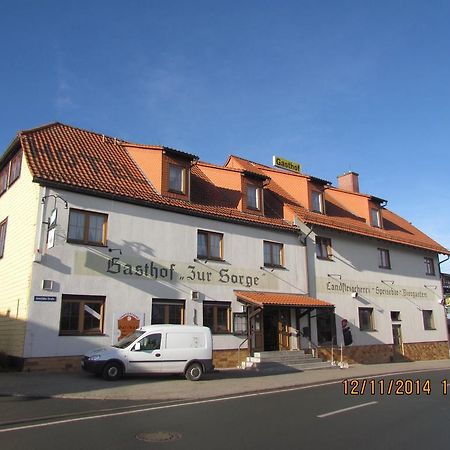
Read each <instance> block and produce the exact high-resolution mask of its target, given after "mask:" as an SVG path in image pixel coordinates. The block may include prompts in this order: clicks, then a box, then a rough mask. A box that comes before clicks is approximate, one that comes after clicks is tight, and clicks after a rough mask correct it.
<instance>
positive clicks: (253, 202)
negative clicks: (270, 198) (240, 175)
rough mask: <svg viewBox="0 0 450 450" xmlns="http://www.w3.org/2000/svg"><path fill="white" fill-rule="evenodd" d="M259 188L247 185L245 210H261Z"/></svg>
mask: <svg viewBox="0 0 450 450" xmlns="http://www.w3.org/2000/svg"><path fill="white" fill-rule="evenodd" d="M260 195H261V193H260V188H259V187H258V186H255V185H254V184H248V185H247V208H249V209H258V210H259V209H261V205H260Z"/></svg>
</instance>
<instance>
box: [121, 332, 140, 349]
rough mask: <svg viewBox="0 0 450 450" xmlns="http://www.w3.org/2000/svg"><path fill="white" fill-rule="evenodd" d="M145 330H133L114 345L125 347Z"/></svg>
mask: <svg viewBox="0 0 450 450" xmlns="http://www.w3.org/2000/svg"><path fill="white" fill-rule="evenodd" d="M144 333H145V331H141V330H135V331H133V333H131V334H129V335H128V336H125V337H124V338H122V339H121V340H120V341H119V342H118V343H117V344H116V345H114V347H117V348H125V347H128V346H129V345H130V344H131V343H132V342H134V341H135V340H136V339H137V338H138V337H140V336H142V335H143V334H144Z"/></svg>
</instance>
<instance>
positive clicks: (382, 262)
mask: <svg viewBox="0 0 450 450" xmlns="http://www.w3.org/2000/svg"><path fill="white" fill-rule="evenodd" d="M378 267H379V268H380V269H390V268H391V258H390V256H389V250H386V249H385V248H379V249H378Z"/></svg>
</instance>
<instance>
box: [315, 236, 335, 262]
mask: <svg viewBox="0 0 450 450" xmlns="http://www.w3.org/2000/svg"><path fill="white" fill-rule="evenodd" d="M316 254H317V258H318V259H331V258H332V256H333V252H332V248H331V239H330V238H324V237H320V236H316Z"/></svg>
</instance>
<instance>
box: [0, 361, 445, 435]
mask: <svg viewBox="0 0 450 450" xmlns="http://www.w3.org/2000/svg"><path fill="white" fill-rule="evenodd" d="M444 370H449V368H448V367H446V368H438V369H417V370H405V371H399V372H391V373H383V374H377V375H370V376H365V377H364V376H358V377H354V379H356V380H358V379H363V378H366V379H372V378H383V377H389V376H394V375H400V374H407V373H426V372H438V371H444ZM343 379H344V378H342V379H338V380H333V381H328V382H323V383H318V384H309V385H307V386H294V387H291V388H285V389H277V390H268V391H263V392H254V393H250V394H235V395H232V396H229V397H220V398H212V399H207V400H197V401H191V402H185V403H175V404H170V405H164V406H154V407H149V408H140V409H137V410H133V411H121V412H116V413H110V414H102V415H95V416H83V417H78V418H75V419H66V420H59V421H53V422H44V423H40V424H33V425H23V426H20V427H10V428H3V429H0V433H7V432H11V431H19V430H26V429H30V428H39V427H42V428H43V427H49V426H52V425H61V424H64V423H71V422H81V421H84V420H95V419H103V418H106V417H115V416H125V415H129V414H136V413H141V412H147V411H155V410H158V409H168V408H177V407H180V406H192V405H199V404H204V403H213V402H221V401H226V400H235V399H239V398H250V397H259V396H265V395H271V394H281V393H283V392H294V391H302V390H306V389H314V388H318V387H323V386H332V385H334V384H341V383H342V380H343ZM55 398H73V399H77V400H82V398H79V397H64V396H61V397H55ZM375 403H376V402H375ZM136 406H142V405H136ZM127 408H132V406H127ZM35 420H38V418H36V419H35Z"/></svg>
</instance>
